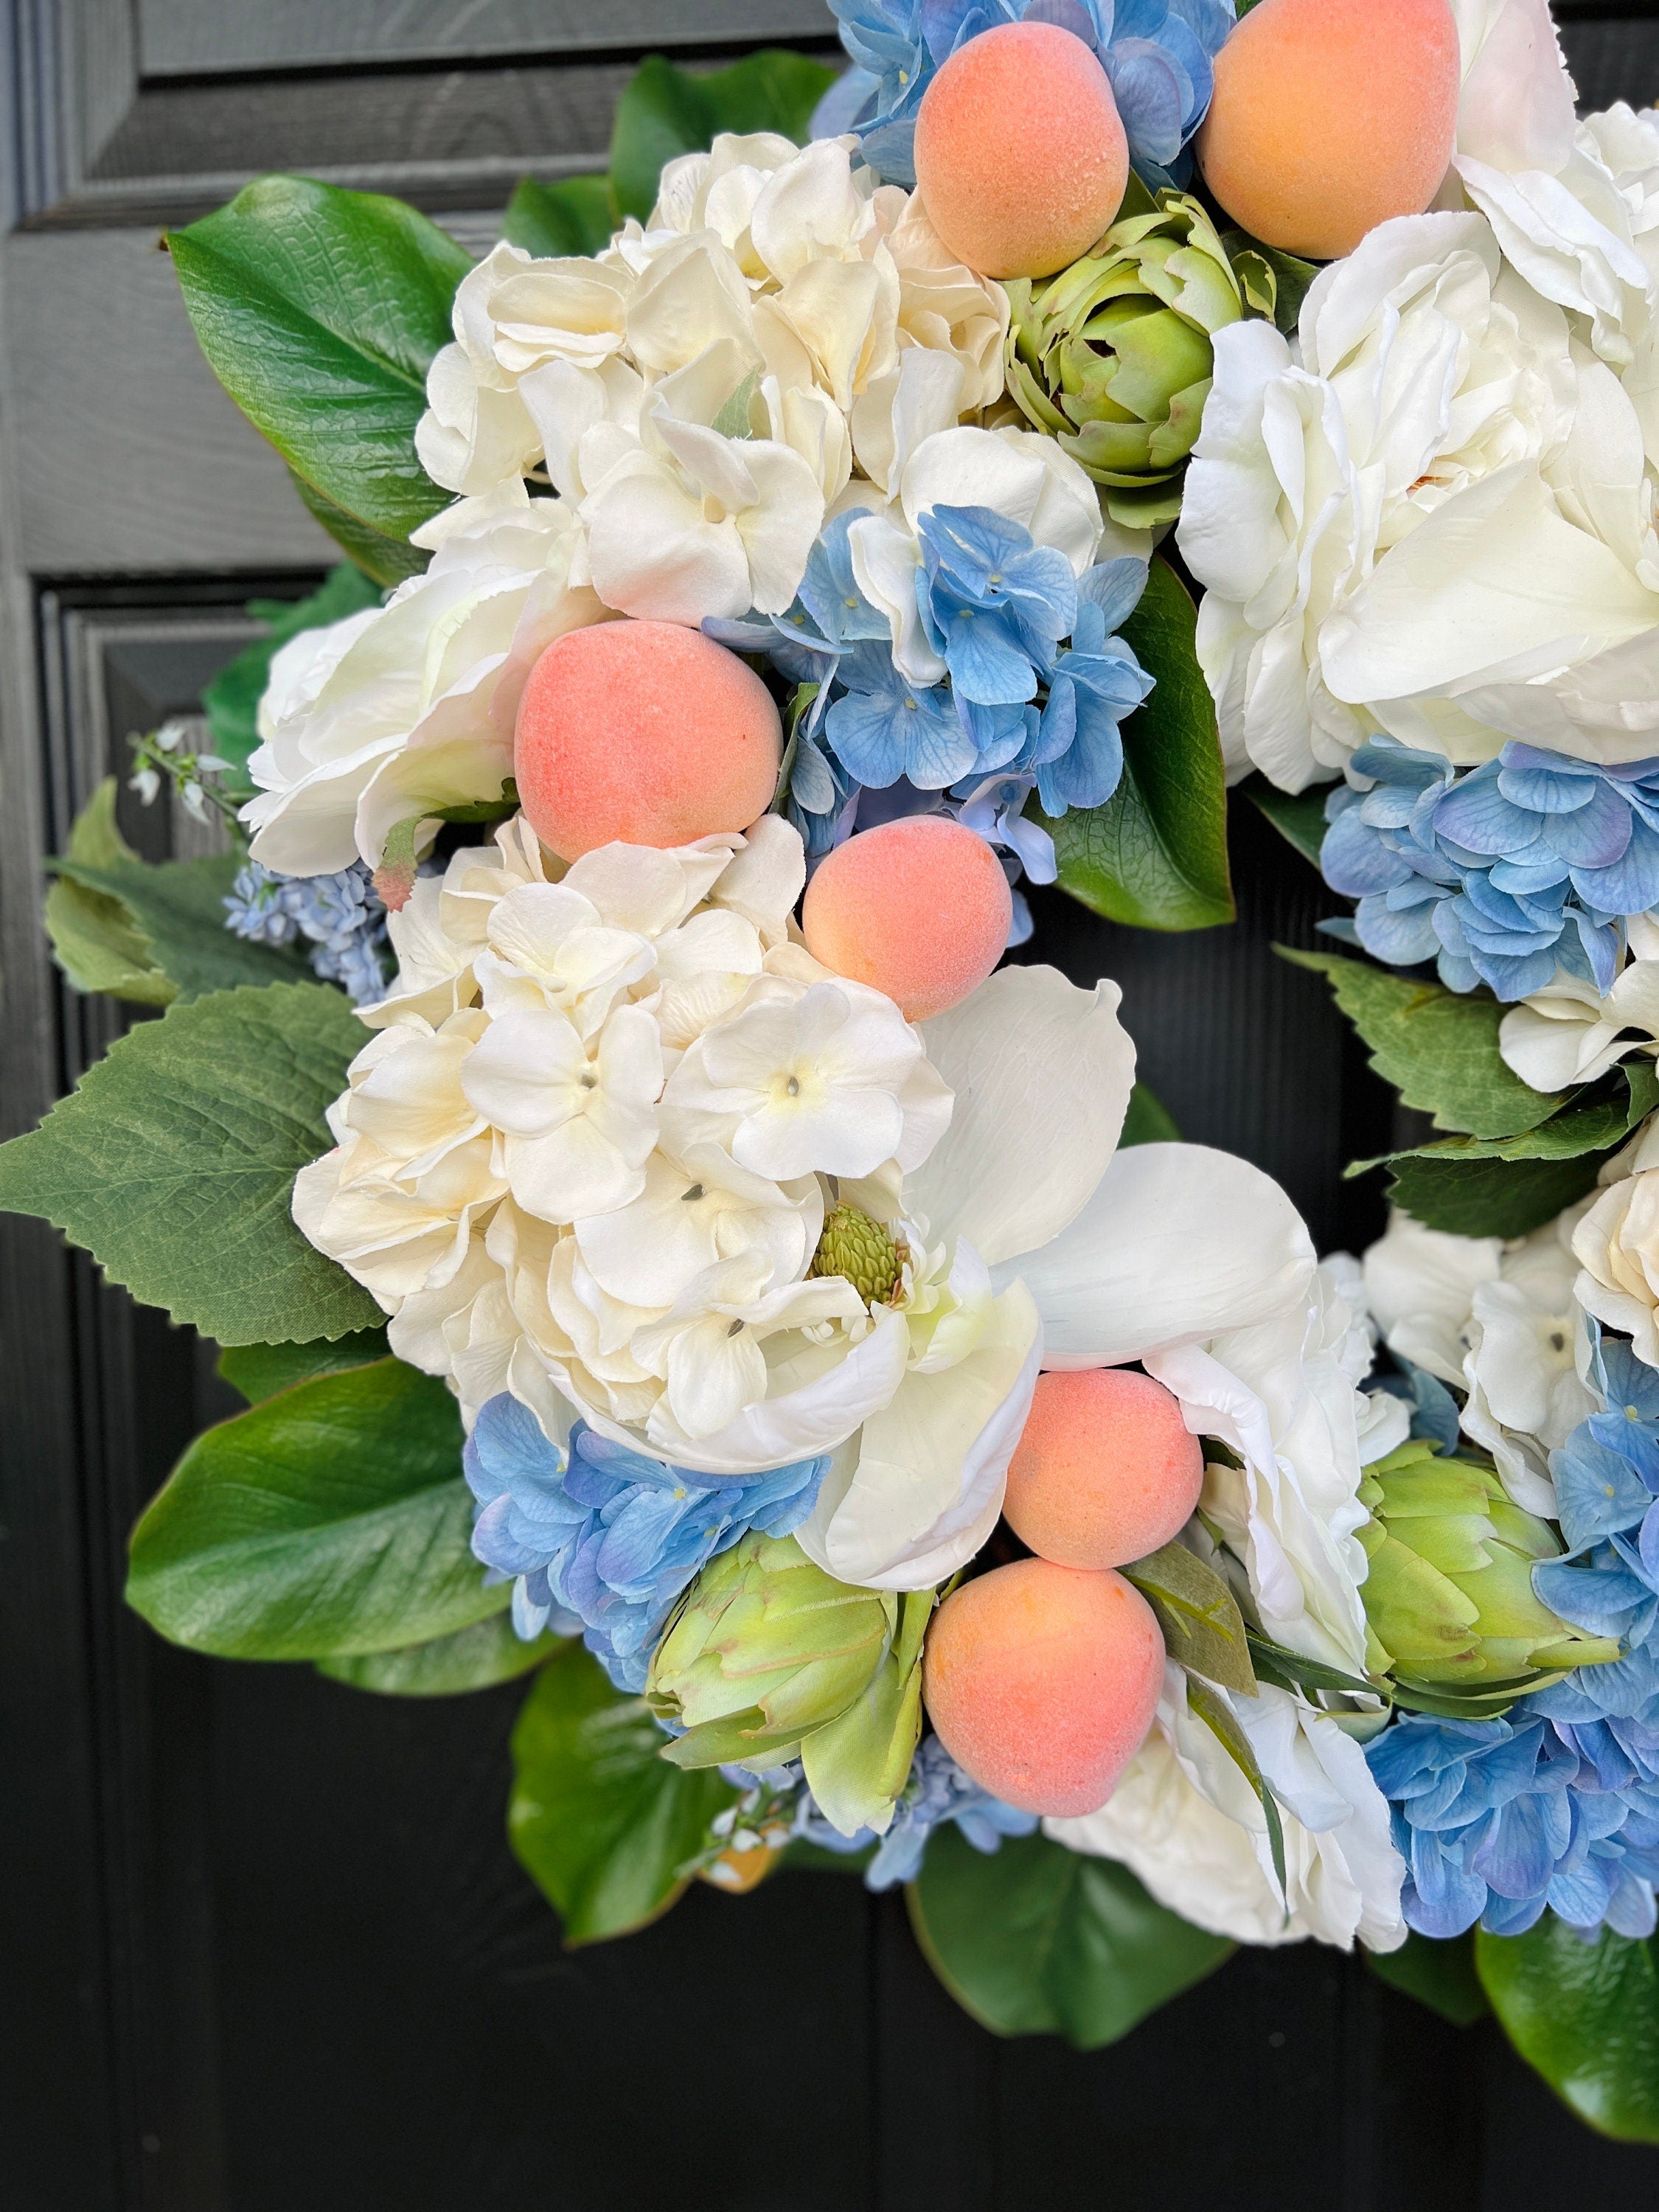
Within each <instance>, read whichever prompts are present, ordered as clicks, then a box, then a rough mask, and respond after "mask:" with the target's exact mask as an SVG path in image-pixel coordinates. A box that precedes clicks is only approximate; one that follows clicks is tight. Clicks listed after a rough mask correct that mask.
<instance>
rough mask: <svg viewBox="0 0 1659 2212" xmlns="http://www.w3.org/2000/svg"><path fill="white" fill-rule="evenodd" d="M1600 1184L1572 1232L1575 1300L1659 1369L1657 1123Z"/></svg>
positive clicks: (1647, 1125) (1647, 1126)
mask: <svg viewBox="0 0 1659 2212" xmlns="http://www.w3.org/2000/svg"><path fill="white" fill-rule="evenodd" d="M1600 1180H1601V1182H1602V1183H1603V1184H1605V1186H1606V1188H1604V1189H1603V1190H1602V1192H1601V1195H1600V1196H1599V1197H1598V1198H1597V1199H1596V1200H1595V1202H1594V1203H1593V1204H1592V1205H1591V1206H1590V1207H1589V1210H1588V1212H1585V1214H1584V1216H1583V1219H1582V1220H1580V1222H1579V1223H1578V1225H1577V1228H1576V1229H1575V1230H1574V1231H1573V1237H1572V1249H1573V1254H1574V1256H1575V1257H1576V1258H1577V1261H1578V1263H1579V1268H1580V1273H1579V1275H1578V1279H1577V1282H1576V1283H1575V1284H1574V1285H1573V1295H1574V1296H1575V1297H1577V1301H1578V1303H1579V1304H1580V1305H1581V1306H1583V1309H1584V1310H1585V1312H1586V1313H1592V1314H1594V1315H1595V1317H1596V1319H1597V1320H1598V1321H1601V1322H1606V1323H1607V1327H1608V1328H1616V1329H1621V1330H1623V1331H1624V1332H1625V1334H1626V1335H1628V1336H1629V1338H1630V1339H1631V1343H1632V1349H1633V1350H1634V1352H1635V1353H1636V1356H1637V1358H1638V1359H1643V1360H1645V1361H1646V1362H1647V1364H1648V1365H1649V1366H1650V1367H1659V1120H1655V1119H1650V1120H1649V1121H1646V1122H1644V1124H1643V1126H1642V1127H1641V1129H1640V1130H1638V1133H1637V1134H1636V1136H1635V1137H1634V1138H1633V1139H1632V1141H1631V1142H1630V1143H1629V1144H1628V1145H1626V1146H1625V1148H1624V1150H1623V1151H1622V1152H1616V1153H1615V1154H1614V1155H1613V1158H1612V1159H1610V1160H1609V1161H1608V1162H1607V1165H1606V1166H1605V1167H1604V1168H1603V1169H1602V1170H1601V1178H1600Z"/></svg>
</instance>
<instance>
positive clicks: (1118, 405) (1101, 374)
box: [1005, 191, 1244, 529]
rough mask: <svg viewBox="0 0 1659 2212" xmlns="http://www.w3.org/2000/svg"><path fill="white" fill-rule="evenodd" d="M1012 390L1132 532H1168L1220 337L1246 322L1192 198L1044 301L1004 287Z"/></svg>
mask: <svg viewBox="0 0 1659 2212" xmlns="http://www.w3.org/2000/svg"><path fill="white" fill-rule="evenodd" d="M1005 289H1006V291H1007V294H1008V297H1009V300H1010V301H1011V303H1012V309H1013V315H1012V323H1011V325H1010V328H1009V331H1008V346H1007V354H1006V368H1007V376H1008V390H1009V392H1010V393H1011V394H1012V397H1013V398H1014V399H1015V400H1016V401H1017V402H1018V405H1019V407H1020V409H1021V410H1022V412H1023V413H1024V415H1025V416H1027V417H1028V419H1029V420H1030V421H1031V422H1035V423H1036V427H1037V428H1038V429H1039V430H1047V431H1049V432H1050V433H1051V434H1052V435H1054V437H1055V438H1057V439H1058V440H1059V441H1060V445H1061V446H1062V447H1064V448H1065V450H1066V452H1067V453H1069V454H1070V455H1071V456H1072V458H1073V460H1075V461H1077V462H1079V463H1080V465H1082V466H1083V468H1085V470H1086V471H1088V473H1089V475H1091V477H1093V478H1094V479H1095V481H1096V482H1097V483H1100V484H1103V485H1104V486H1105V487H1106V507H1107V511H1108V512H1109V514H1110V515H1111V516H1112V518H1113V520H1115V521H1116V522H1121V523H1123V524H1125V525H1127V526H1128V527H1130V528H1132V529H1145V528H1148V527H1150V526H1152V525H1154V524H1157V523H1164V522H1173V521H1174V520H1175V519H1176V515H1177V514H1179V513H1180V512H1181V477H1182V473H1183V471H1185V469H1186V465H1187V456H1188V453H1191V451H1192V447H1193V441H1194V439H1195V438H1196V437H1197V435H1198V427H1199V422H1200V417H1201V416H1202V415H1203V412H1204V402H1205V400H1206V398H1207V397H1208V395H1209V390H1210V380H1211V371H1212V368H1213V367H1214V359H1215V356H1214V349H1213V348H1212V344H1211V340H1212V337H1213V335H1214V333H1215V332H1216V331H1218V330H1221V329H1222V328H1224V327H1225V325H1227V324H1228V323H1236V322H1237V321H1239V320H1240V319H1241V318H1242V317H1243V313H1244V301H1243V295H1242V294H1241V292H1240V289H1239V283H1238V279H1237V276H1236V275H1235V273H1234V271H1233V268H1232V264H1231V263H1230V262H1229V260H1228V258H1227V254H1226V250H1225V247H1224V246H1223V245H1222V243H1221V240H1220V239H1219V238H1218V236H1217V234H1216V229H1215V226H1214V224H1213V223H1212V222H1211V221H1210V218H1209V216H1207V215H1206V213H1205V212H1204V210H1203V209H1202V208H1201V207H1200V205H1199V204H1198V202H1197V201H1196V200H1195V199H1190V198H1188V196H1187V195H1186V194H1185V193H1184V192H1174V191H1163V192H1160V193H1159V194H1158V204H1157V207H1156V208H1155V209H1154V210H1153V211H1152V213H1151V214H1150V215H1136V216H1129V217H1128V218H1127V221H1125V222H1116V223H1114V224H1113V225H1112V228H1110V229H1109V231H1108V232H1107V233H1106V235H1105V236H1104V237H1103V239H1102V240H1101V241H1100V243H1099V244H1098V245H1097V246H1096V247H1095V249H1094V251H1093V252H1091V253H1090V254H1088V255H1086V256H1085V258H1084V259H1083V260H1081V261H1074V262H1073V264H1072V265H1071V267H1070V268H1069V269H1063V270H1061V271H1060V275H1059V276H1054V277H1051V278H1050V279H1049V281H1048V283H1046V284H1045V285H1043V286H1042V289H1041V290H1034V289H1033V286H1032V284H1031V281H1030V278H1029V277H1023V276H1022V277H1020V278H1018V279H1017V280H1016V281H1014V282H1012V283H1009V284H1008V285H1007V286H1006V288H1005Z"/></svg>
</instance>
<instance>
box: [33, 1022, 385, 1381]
mask: <svg viewBox="0 0 1659 2212" xmlns="http://www.w3.org/2000/svg"><path fill="white" fill-rule="evenodd" d="M362 1042H363V1030H362V1024H361V1023H359V1022H358V1020H357V1018H356V1016H355V1015H354V1014H353V1012H352V1011H351V1007H350V1006H349V1002H348V1001H347V1000H346V999H345V997H344V996H343V994H342V993H340V992H338V991H336V990H332V989H330V988H329V987H326V986H325V985H323V984H320V983H276V984H270V985H267V986H266V987H264V988H263V989H258V990H250V989H247V988H243V989H241V990H237V991H221V992H216V993H215V994H214V995H213V996H212V997H210V998H206V999H197V1000H194V1001H193V1002H192V1003H191V1005H189V1006H170V1007H169V1008H168V1009H167V1012H166V1013H165V1014H163V1015H162V1017H161V1020H160V1021H155V1022H144V1023H143V1024H140V1025H139V1027H138V1028H137V1029H135V1030H132V1031H131V1032H130V1033H129V1034H128V1035H127V1036H124V1037H121V1038H118V1040H117V1042H115V1043H114V1044H113V1045H112V1046H111V1048H110V1050H109V1052H108V1054H106V1057H105V1058H104V1059H102V1060H100V1061H99V1062H98V1063H97V1065H96V1066H94V1067H91V1068H88V1071H87V1073H86V1074H85V1075H84V1076H83V1077H82V1079H81V1083H80V1086H79V1088H78V1089H77V1090H76V1091H74V1092H73V1093H72V1094H71V1095H70V1097H67V1098H64V1099H60V1100H59V1101H58V1104H57V1105H56V1106H54V1107H53V1108H52V1111H51V1113H50V1114H48V1115H47V1116H46V1120H45V1121H43V1122H42V1123H41V1125H40V1127H39V1128H38V1129H33V1130H31V1131H30V1132H29V1133H28V1134H27V1136H22V1137H14V1138H13V1139H12V1140H11V1142H10V1143H9V1144H8V1145H0V1211H4V1212H14V1213H34V1214H39V1215H40V1216H41V1217H42V1218H45V1219H46V1220H48V1221H51V1222H52V1223H53V1224H54V1225H56V1226H57V1227H58V1228H59V1229H61V1230H63V1231H64V1233H65V1235H66V1236H67V1237H69V1239H70V1243H74V1244H79V1245H82V1246H84V1247H85V1248H86V1249H88V1251H90V1252H91V1253H92V1255H93V1256H94V1258H95V1259H96V1260H97V1261H98V1263H99V1265H100V1267H102V1268H103V1269H104V1272H105V1273H106V1274H107V1275H108V1276H109V1278H110V1279H111V1280H112V1281H113V1282H117V1283H122V1284H125V1286H126V1287H127V1289H128V1290H130V1291H131V1292H132V1294H133V1296H134V1297H136V1298H139V1299H141V1300H142V1301H143V1303H144V1304H147V1305H155V1306H161V1307H163V1308H164V1309H165V1310H167V1312H168V1313H170V1314H171V1315H172V1316H173V1319H174V1320H175V1321H178V1322H189V1323H191V1325H192V1326H193V1327H195V1328H199V1329H200V1330H201V1331H202V1333H203V1334H204V1335H206V1336H212V1337H216V1338H217V1340H218V1341H219V1342H220V1343H221V1344H226V1345H234V1344H276V1343H289V1342H295V1341H299V1342H303V1341H305V1340H307V1339H309V1338H312V1337H319V1336H325V1337H337V1336H344V1335H345V1334H348V1332H349V1331H350V1330H352V1329H356V1328H369V1327H373V1326H375V1325H376V1324H378V1322H379V1321H380V1309H379V1308H378V1307H377V1306H376V1305H375V1304H374V1300H373V1299H372V1298H371V1297H369V1295H368V1291H365V1290H363V1289H362V1287H361V1285H358V1284H356V1283H354V1282H353V1281H352V1279H351V1278H350V1277H349V1275H348V1274H347V1273H345V1271H344V1270H343V1268H341V1267H336V1266H335V1264H334V1262H333V1261H331V1260H327V1259H325V1258H324V1256H323V1255H322V1254H321V1253H320V1252H319V1251H317V1250H316V1249H314V1248H313V1246H312V1245H310V1244H308V1243H307V1242H306V1240H305V1238H304V1237H302V1236H301V1233H300V1231H299V1230H298V1229H297V1228H295V1225H294V1221H293V1218H292V1216H291V1214H290V1213H289V1199H290V1196H291V1194H292V1191H293V1187H294V1177H295V1174H296V1172H297V1171H298V1170H299V1169H301V1167H303V1166H304V1165H305V1164H306V1163H307V1161H308V1160H312V1159H315V1158H317V1157H318V1156H319V1154H320V1153H322V1152H326V1151H327V1150H328V1149H329V1146H331V1143H332V1141H333V1139H332V1138H331V1134H330V1132H329V1128H328V1124H327V1122H326V1121H325V1119H324V1114H325V1109H326V1108H327V1107H329V1106H330V1105H331V1104H332V1103H333V1102H334V1100H335V1099H336V1098H337V1097H338V1096H339V1094H340V1092H341V1091H343V1089H344V1088H345V1072H346V1068H347V1066H348V1064H349V1061H350V1060H352V1058H353V1057H354V1056H355V1055H356V1053H357V1052H358V1051H359V1050H361V1048H362Z"/></svg>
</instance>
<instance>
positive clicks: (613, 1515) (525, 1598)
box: [462, 1392, 829, 1693]
mask: <svg viewBox="0 0 1659 2212" xmlns="http://www.w3.org/2000/svg"><path fill="white" fill-rule="evenodd" d="M462 1464H463V1467H464V1468H465V1474H466V1479H467V1482H468V1484H469V1485H470V1486H471V1491H472V1494H473V1496H474V1498H477V1501H478V1505H479V1508H480V1510H479V1512H478V1516H477V1521H476V1522H475V1523H474V1525H473V1530H472V1549H473V1551H474V1552H475V1553H477V1557H478V1558H479V1559H482V1560H483V1563H484V1565H486V1566H487V1567H489V1569H491V1570H492V1571H493V1572H494V1573H495V1575H496V1576H497V1577H509V1576H510V1577H512V1578H513V1626H514V1627H515V1628H516V1629H517V1630H518V1632H519V1634H520V1636H522V1637H524V1638H526V1639H528V1638H532V1637H534V1636H537V1635H538V1634H539V1633H540V1632H541V1631H542V1630H543V1629H544V1628H545V1627H548V1626H551V1627H553V1628H554V1629H555V1630H556V1631H557V1632H559V1633H561V1634H574V1632H575V1631H576V1630H577V1629H579V1628H580V1630H581V1631H582V1632H583V1641H584V1642H585V1643H586V1645H587V1648H588V1650H590V1651H591V1652H592V1654H593V1656H594V1657H595V1658H596V1659H598V1660H599V1663H600V1665H601V1666H603V1667H604V1668H605V1672H606V1674H609V1675H610V1677H611V1680H612V1682H614V1683H615V1685H616V1686H617V1688H618V1689H619V1690H627V1691H629V1692H635V1693H637V1692H641V1691H642V1690H643V1689H644V1687H645V1679H646V1674H647V1671H648V1669H649V1667H650V1663H651V1654H652V1652H653V1650H654V1649H655V1648H656V1643H657V1638H658V1636H659V1633H660V1632H661V1629H662V1626H663V1623H664V1621H665V1620H666V1619H667V1618H668V1615H669V1613H670V1612H671V1609H672V1607H673V1604H674V1601H675V1599H676V1598H678V1595H680V1592H681V1591H682V1590H683V1589H685V1587H686V1585H687V1584H688V1583H690V1582H691V1581H692V1579H693V1578H694V1577H696V1575H698V1574H700V1573H701V1572H702V1569H703V1567H704V1566H705V1565H707V1564H708V1561H709V1560H710V1559H713V1558H714V1556H715V1554H716V1553H720V1552H724V1551H728V1550H729V1549H730V1548H731V1547H732V1545H733V1544H735V1543H736V1542H737V1541H738V1538H739V1537H740V1536H742V1535H744V1534H745V1533H746V1532H747V1531H748V1530H749V1529H750V1528H758V1529H760V1530H761V1531H762V1532H763V1534H765V1535H768V1536H787V1535H788V1534H791V1533H792V1531H793V1530H794V1529H796V1528H799V1526H800V1524H801V1522H803V1521H805V1518H806V1516H807V1515H808V1514H809V1513H810V1512H811V1510H812V1507H813V1505H814V1504H815V1503H816V1501H817V1494H818V1486H819V1484H820V1483H821V1482H822V1481H823V1477H824V1474H825V1473H826V1471H827V1470H828V1468H829V1460H828V1459H827V1458H823V1457H821V1458H817V1459H804V1460H796V1461H793V1462H792V1463H791V1464H790V1465H789V1466H787V1467H779V1468H769V1469H768V1470H766V1471H765V1472H763V1473H761V1474H741V1475H725V1476H714V1477H710V1476H708V1475H707V1474H696V1473H693V1472H692V1471H691V1470H690V1469H689V1468H680V1467H670V1466H667V1465H665V1463H664V1462H662V1461H661V1460H655V1459H649V1458H647V1456H646V1455H645V1454H644V1453H642V1452H636V1451H632V1450H630V1449H629V1447H628V1446H627V1445H626V1444H619V1443H612V1442H611V1439H610V1438H609V1437H602V1436H600V1435H599V1432H598V1431H596V1430H594V1429H592V1428H590V1427H589V1426H588V1425H587V1424H586V1422H585V1421H578V1422H577V1423H576V1425H575V1426H574V1428H573V1429H572V1431H571V1432H570V1443H569V1448H568V1450H567V1451H561V1450H560V1449H558V1447H557V1446H556V1444H552V1443H549V1441H548V1439H547V1438H546V1437H545V1436H544V1435H543V1433H542V1430H541V1426H540V1424H539V1423H538V1421H537V1419H536V1417H535V1415H534V1414H533V1413H532V1412H531V1411H530V1409H529V1408H528V1407H526V1406H523V1405H520V1402H519V1401H518V1400H517V1399H516V1398H513V1397H511V1396H509V1395H507V1393H506V1392H503V1393H502V1394H501V1395H500V1396H498V1397H495V1398H491V1399H490V1400H489V1401H488V1402H487V1403H486V1404H485V1406H484V1407H483V1409H482V1410H481V1412H480V1413H479V1415H478V1418H477V1422H476V1423H475V1424H474V1425H473V1430H472V1434H471V1436H470V1437H468V1438H467V1441H466V1448H465V1452H464V1454H463V1456H462Z"/></svg>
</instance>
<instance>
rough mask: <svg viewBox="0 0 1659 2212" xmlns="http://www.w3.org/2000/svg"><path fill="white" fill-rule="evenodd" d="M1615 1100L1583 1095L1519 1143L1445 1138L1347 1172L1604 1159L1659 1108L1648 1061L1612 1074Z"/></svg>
mask: <svg viewBox="0 0 1659 2212" xmlns="http://www.w3.org/2000/svg"><path fill="white" fill-rule="evenodd" d="M1613 1092H1614V1095H1613V1097H1607V1098H1596V1099H1592V1100H1590V1101H1589V1103H1585V1100H1584V1097H1583V1094H1582V1093H1580V1094H1579V1096H1578V1097H1577V1098H1575V1099H1574V1102H1573V1103H1572V1104H1571V1106H1569V1107H1567V1108H1565V1110H1564V1111H1562V1112H1561V1113H1559V1114H1552V1115H1551V1116H1550V1118H1549V1120H1548V1121H1541V1122H1540V1123H1539V1125H1538V1127H1536V1128H1535V1129H1528V1130H1526V1131H1525V1132H1524V1133H1522V1135H1520V1136H1518V1137H1447V1138H1445V1139H1443V1140H1442V1141H1441V1142H1440V1143H1438V1144H1433V1145H1416V1146H1413V1147H1412V1149H1411V1150H1410V1151H1409V1152H1384V1153H1383V1154H1382V1155H1381V1156H1380V1157H1379V1158H1376V1159H1374V1160H1356V1161H1355V1162H1354V1164H1353V1165H1352V1167H1350V1168H1349V1169H1348V1170H1346V1172H1347V1173H1348V1174H1349V1175H1350V1176H1358V1175H1364V1174H1365V1173H1366V1172H1367V1170H1370V1169H1371V1168H1376V1167H1389V1168H1397V1167H1398V1164H1399V1163H1400V1162H1401V1160H1443V1161H1446V1162H1448V1163H1450V1164H1455V1163H1456V1162H1458V1161H1460V1160H1573V1159H1578V1158H1582V1157H1583V1154H1584V1153H1586V1152H1597V1153H1601V1154H1603V1155H1605V1154H1606V1153H1607V1152H1614V1151H1616V1150H1617V1149H1618V1147H1619V1146H1620V1145H1621V1144H1623V1142H1624V1141H1625V1139H1626V1137H1627V1136H1629V1134H1630V1133H1631V1132H1632V1129H1635V1128H1636V1127H1638V1126H1639V1125H1640V1124H1641V1123H1642V1122H1644V1121H1646V1120H1647V1118H1648V1115H1650V1114H1651V1113H1652V1111H1653V1109H1654V1108H1655V1107H1656V1106H1659V1075H1656V1073H1655V1072H1654V1066H1653V1062H1652V1061H1651V1060H1628V1061H1626V1064H1625V1066H1622V1067H1620V1068H1619V1069H1618V1070H1617V1071H1616V1073H1615V1079H1614V1084H1613Z"/></svg>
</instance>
